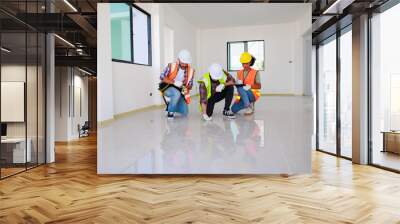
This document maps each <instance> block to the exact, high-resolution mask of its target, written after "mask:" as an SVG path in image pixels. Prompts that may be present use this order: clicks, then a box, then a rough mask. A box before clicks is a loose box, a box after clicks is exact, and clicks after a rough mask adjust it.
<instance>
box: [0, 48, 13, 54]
mask: <svg viewBox="0 0 400 224" xmlns="http://www.w3.org/2000/svg"><path fill="white" fill-rule="evenodd" d="M1 50H2V51H4V52H6V53H10V52H11V50H8V49H7V48H5V47H1Z"/></svg>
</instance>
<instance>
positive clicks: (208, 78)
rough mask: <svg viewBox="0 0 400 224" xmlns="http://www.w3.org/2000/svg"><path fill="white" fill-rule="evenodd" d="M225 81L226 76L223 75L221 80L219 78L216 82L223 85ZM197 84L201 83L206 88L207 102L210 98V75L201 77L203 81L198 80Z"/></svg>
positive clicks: (206, 74)
mask: <svg viewBox="0 0 400 224" xmlns="http://www.w3.org/2000/svg"><path fill="white" fill-rule="evenodd" d="M226 79H227V76H226V74H224V75H223V76H222V78H220V79H219V80H218V81H219V83H220V84H225V82H226ZM198 82H199V83H201V82H202V83H204V85H205V86H206V89H207V100H208V99H209V98H210V97H211V75H210V73H209V72H208V73H205V74H204V75H203V79H202V80H199V81H198Z"/></svg>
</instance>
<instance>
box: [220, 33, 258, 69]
mask: <svg viewBox="0 0 400 224" xmlns="http://www.w3.org/2000/svg"><path fill="white" fill-rule="evenodd" d="M249 42H263V57H264V62H263V69H260V70H257V71H265V40H242V41H228V42H226V53H227V57H226V58H227V68H226V69H227V71H229V72H237V71H239V70H231V69H230V68H231V64H230V44H233V43H243V44H244V51H245V52H246V51H247V50H248V43H249Z"/></svg>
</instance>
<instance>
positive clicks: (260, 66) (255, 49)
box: [247, 41, 264, 70]
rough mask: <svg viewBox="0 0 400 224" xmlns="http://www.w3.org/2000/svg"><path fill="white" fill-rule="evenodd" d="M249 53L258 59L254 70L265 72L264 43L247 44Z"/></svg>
mask: <svg viewBox="0 0 400 224" xmlns="http://www.w3.org/2000/svg"><path fill="white" fill-rule="evenodd" d="M247 51H248V52H249V53H250V54H251V55H253V56H254V57H255V58H256V62H255V63H254V65H253V68H254V69H257V70H264V41H249V42H247Z"/></svg>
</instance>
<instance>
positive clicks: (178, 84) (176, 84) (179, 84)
mask: <svg viewBox="0 0 400 224" xmlns="http://www.w3.org/2000/svg"><path fill="white" fill-rule="evenodd" d="M182 84H183V83H182V82H181V81H175V82H174V86H176V87H181V86H182Z"/></svg>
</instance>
